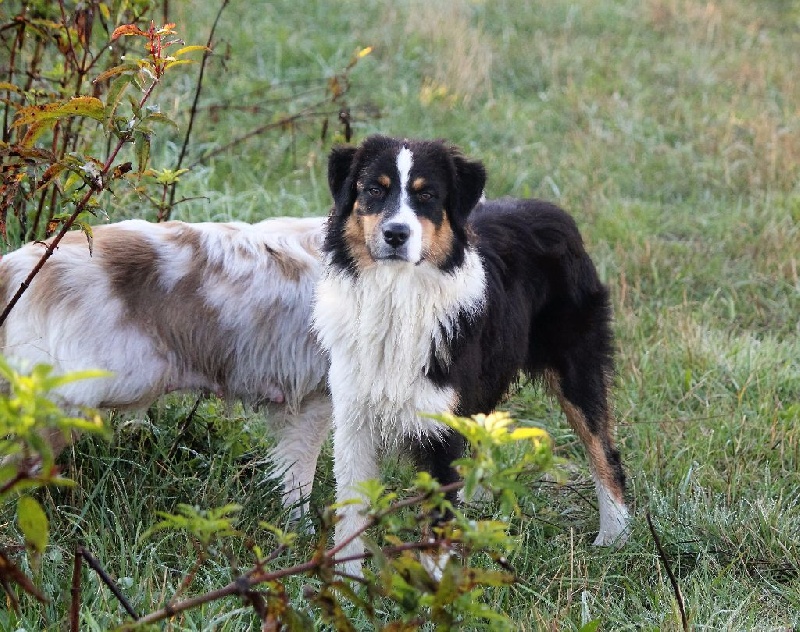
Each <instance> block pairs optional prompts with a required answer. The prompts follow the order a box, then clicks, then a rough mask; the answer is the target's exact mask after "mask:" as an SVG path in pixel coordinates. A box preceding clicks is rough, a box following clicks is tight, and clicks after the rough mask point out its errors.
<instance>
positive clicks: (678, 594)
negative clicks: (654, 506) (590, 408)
mask: <svg viewBox="0 0 800 632" xmlns="http://www.w3.org/2000/svg"><path fill="white" fill-rule="evenodd" d="M645 517H646V518H647V526H648V527H650V534H651V535H652V536H653V541H654V542H655V543H656V549H657V550H658V557H659V558H660V559H661V562H662V564H664V569H665V570H666V571H667V577H669V582H670V584H672V592H674V593H675V599H676V600H677V602H678V610H680V613H681V624H682V625H683V629H684V631H685V632H688V630H689V619H688V617H687V616H686V607H685V606H684V604H683V594H681V587H680V586H679V585H678V580H677V579H676V578H675V574H674V573H673V572H672V568H671V567H670V564H669V559H668V558H667V554H666V553H665V552H664V548H663V547H662V546H661V540H660V539H659V537H658V533H656V528H655V527H654V526H653V520H652V518H651V517H650V512H649V511H648V512H647V513H646V514H645Z"/></svg>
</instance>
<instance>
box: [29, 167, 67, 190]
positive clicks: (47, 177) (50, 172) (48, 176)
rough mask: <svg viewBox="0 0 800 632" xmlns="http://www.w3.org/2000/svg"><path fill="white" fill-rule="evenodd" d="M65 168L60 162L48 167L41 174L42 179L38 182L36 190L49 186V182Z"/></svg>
mask: <svg viewBox="0 0 800 632" xmlns="http://www.w3.org/2000/svg"><path fill="white" fill-rule="evenodd" d="M66 168H67V166H66V165H64V164H62V163H60V162H57V163H55V164H52V165H50V166H49V167H48V168H47V169H46V170H45V172H44V173H43V174H42V178H41V179H40V180H39V186H38V187H36V190H37V191H39V190H41V189H42V188H44V187H46V186H47V185H48V184H50V181H51V180H52V179H53V178H55V177H57V176H58V174H60V173H61V172H62V171H64V169H66Z"/></svg>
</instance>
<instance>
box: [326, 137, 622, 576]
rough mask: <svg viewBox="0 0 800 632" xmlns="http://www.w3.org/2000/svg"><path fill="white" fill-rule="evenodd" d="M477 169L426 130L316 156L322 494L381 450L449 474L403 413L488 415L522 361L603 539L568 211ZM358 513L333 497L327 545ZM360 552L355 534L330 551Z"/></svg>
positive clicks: (595, 402)
mask: <svg viewBox="0 0 800 632" xmlns="http://www.w3.org/2000/svg"><path fill="white" fill-rule="evenodd" d="M485 180H486V175H485V171H484V168H483V165H482V164H481V163H479V162H475V161H472V160H468V159H467V158H465V157H464V156H463V155H462V154H461V153H460V152H459V151H458V150H457V149H456V148H454V147H452V146H450V145H447V144H445V143H443V142H440V141H409V140H401V139H395V138H387V137H383V136H373V137H370V138H368V139H367V140H365V141H364V143H363V144H362V145H361V146H360V147H358V148H355V147H347V146H345V147H340V148H336V149H334V150H333V152H332V153H331V155H330V159H329V165H328V182H329V185H330V188H331V191H332V193H333V197H334V202H335V206H334V208H333V210H332V211H331V215H330V217H329V220H328V228H327V232H326V237H325V242H324V246H323V252H324V259H325V269H324V271H323V274H322V279H321V281H320V284H319V288H318V291H317V299H316V303H315V308H314V326H315V328H316V329H317V331H318V333H319V337H320V340H321V342H322V345H323V346H324V347H325V348H326V349H327V350H328V351H329V353H330V360H331V368H330V374H329V386H330V391H331V395H332V399H333V428H334V433H333V435H334V436H333V441H334V473H335V476H336V485H337V499H338V500H339V501H343V500H345V499H348V498H354V497H356V498H357V497H358V493H357V491H356V490H355V489H356V486H357V485H358V483H359V482H360V481H363V480H365V479H370V478H377V477H378V476H379V471H378V457H379V454H380V453H381V452H383V451H385V450H391V449H395V448H401V449H408V448H410V451H411V453H412V454H413V455H414V456H415V457H416V459H417V462H418V465H419V467H421V468H424V469H425V470H427V471H429V472H430V473H431V474H432V475H433V476H434V477H436V478H437V479H438V480H439V481H440V482H441V483H443V484H447V483H450V482H453V481H455V480H457V474H456V472H455V471H454V469H453V467H452V466H451V463H452V462H453V460H454V459H457V458H459V457H461V456H462V455H463V452H464V448H465V446H464V441H463V439H462V438H461V437H460V436H459V435H457V434H456V433H454V432H452V431H451V430H449V429H448V428H446V427H445V426H443V425H441V424H439V423H438V422H436V421H433V420H431V419H428V418H426V417H422V416H420V415H419V414H418V413H420V412H441V411H449V412H452V413H454V414H457V415H472V414H475V413H479V412H489V411H491V410H492V409H493V408H495V406H497V404H498V403H499V402H500V401H501V400H502V399H503V397H504V396H505V395H506V393H507V391H508V389H509V387H510V386H511V385H512V384H513V383H515V382H516V381H517V380H518V379H519V376H520V372H522V374H524V375H526V376H529V377H530V378H541V379H542V380H543V381H544V382H545V383H546V384H547V386H548V387H549V389H550V391H551V392H552V393H553V394H555V396H556V397H557V398H558V401H559V402H560V404H561V407H562V408H563V410H564V412H565V413H566V416H567V419H568V420H569V423H570V424H571V425H572V427H573V428H574V429H575V431H576V433H577V435H578V436H579V437H580V439H581V441H582V442H583V444H584V446H585V447H586V451H587V454H588V457H589V463H590V466H591V470H592V473H593V476H594V481H595V485H596V490H597V497H598V504H599V509H600V530H599V533H598V535H597V538H596V540H595V544H598V545H608V544H611V543H613V542H615V541H617V540H618V539H620V540H621V539H622V537H623V536H624V534H625V532H626V529H627V526H628V522H629V514H628V510H627V508H626V505H625V501H624V499H623V493H624V487H625V475H624V473H623V469H622V464H621V462H620V457H619V453H618V451H617V449H616V448H615V446H614V441H613V439H612V435H611V432H612V426H613V419H612V410H611V405H610V403H609V388H610V386H611V380H612V373H613V358H612V356H613V338H612V332H611V327H610V323H611V309H610V305H609V296H608V291H607V289H606V288H605V287H604V285H603V284H602V283H601V282H600V280H599V279H598V276H597V272H596V270H595V267H594V265H593V263H592V261H591V259H590V258H589V256H588V255H587V253H586V251H585V250H584V247H583V243H582V240H581V236H580V234H579V233H578V229H577V227H576V225H575V223H574V221H573V220H572V219H571V218H570V217H569V215H567V214H566V213H565V212H564V211H563V210H561V209H560V208H558V207H556V206H554V205H552V204H548V203H546V202H542V201H537V200H514V199H504V200H498V201H484V200H483V199H482V191H483V188H484V184H485ZM359 511H360V508H359V507H358V506H354V505H345V506H344V507H343V508H342V509H341V520H340V521H339V523H338V524H337V528H336V540H337V542H339V543H341V542H343V541H344V540H345V539H346V538H347V537H348V536H349V535H350V534H352V533H354V532H355V531H356V530H358V529H359V528H361V527H362V526H363V524H364V518H363V517H362V516H361V515H360V514H359ZM362 551H363V545H362V543H361V542H360V541H359V540H358V539H356V540H354V541H353V542H352V543H351V544H350V545H348V546H347V547H345V548H344V549H343V550H342V551H341V555H342V556H343V557H345V556H352V555H358V554H359V553H361V552H362ZM358 569H359V565H358V563H357V562H356V563H350V564H349V565H348V566H347V570H348V571H349V572H358Z"/></svg>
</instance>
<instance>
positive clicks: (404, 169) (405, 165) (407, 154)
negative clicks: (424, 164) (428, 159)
mask: <svg viewBox="0 0 800 632" xmlns="http://www.w3.org/2000/svg"><path fill="white" fill-rule="evenodd" d="M412 164H414V154H413V153H412V152H411V150H410V149H409V148H408V147H407V146H405V145H403V148H402V149H401V150H400V153H399V154H397V171H398V173H399V174H400V187H401V189H402V191H403V194H405V192H406V187H407V186H408V176H409V174H410V173H411V165H412Z"/></svg>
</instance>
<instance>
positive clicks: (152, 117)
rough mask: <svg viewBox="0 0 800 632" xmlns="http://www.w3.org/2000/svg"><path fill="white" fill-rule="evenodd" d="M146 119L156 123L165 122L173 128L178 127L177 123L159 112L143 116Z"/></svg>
mask: <svg viewBox="0 0 800 632" xmlns="http://www.w3.org/2000/svg"><path fill="white" fill-rule="evenodd" d="M145 120H146V121H154V122H156V123H166V124H167V125H172V127H174V128H175V129H179V127H178V124H177V123H176V122H175V121H173V120H172V119H171V118H169V117H168V116H166V115H164V114H162V113H161V112H153V113H152V114H148V115H147V116H146V117H145Z"/></svg>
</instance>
